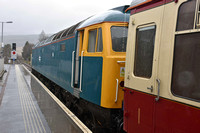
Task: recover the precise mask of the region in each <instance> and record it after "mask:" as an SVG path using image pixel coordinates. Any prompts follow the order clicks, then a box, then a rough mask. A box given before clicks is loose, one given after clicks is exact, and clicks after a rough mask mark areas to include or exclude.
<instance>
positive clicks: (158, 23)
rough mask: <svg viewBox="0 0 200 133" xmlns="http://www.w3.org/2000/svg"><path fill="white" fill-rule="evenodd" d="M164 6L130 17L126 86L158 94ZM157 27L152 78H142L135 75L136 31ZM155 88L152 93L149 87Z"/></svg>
mask: <svg viewBox="0 0 200 133" xmlns="http://www.w3.org/2000/svg"><path fill="white" fill-rule="evenodd" d="M163 10H164V7H163V6H159V7H157V8H154V9H151V10H148V11H144V12H140V13H137V14H134V15H132V16H131V17H130V22H129V31H128V41H127V42H128V46H127V56H126V76H125V78H126V79H125V86H126V87H129V88H133V89H136V90H139V91H143V92H147V93H151V94H156V93H157V90H156V88H157V86H156V77H157V65H158V53H159V44H160V34H161V27H162V18H163ZM151 25H155V27H156V33H155V43H154V45H155V46H154V55H153V56H154V57H153V66H152V76H151V77H150V78H142V77H137V76H135V75H134V73H133V71H134V60H135V42H136V30H137V28H141V27H148V26H151ZM151 86H152V87H153V88H154V89H153V91H152V92H151V91H150V90H149V89H147V88H149V87H151Z"/></svg>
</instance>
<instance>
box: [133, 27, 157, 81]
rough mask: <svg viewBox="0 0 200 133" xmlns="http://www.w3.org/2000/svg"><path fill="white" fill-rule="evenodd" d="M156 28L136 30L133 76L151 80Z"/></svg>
mask: <svg viewBox="0 0 200 133" xmlns="http://www.w3.org/2000/svg"><path fill="white" fill-rule="evenodd" d="M155 32H156V26H155V25H153V26H148V27H141V28H137V31H136V45H135V63H134V64H135V65H134V71H133V72H134V75H135V76H138V77H144V78H151V75H152V66H153V54H154V42H155Z"/></svg>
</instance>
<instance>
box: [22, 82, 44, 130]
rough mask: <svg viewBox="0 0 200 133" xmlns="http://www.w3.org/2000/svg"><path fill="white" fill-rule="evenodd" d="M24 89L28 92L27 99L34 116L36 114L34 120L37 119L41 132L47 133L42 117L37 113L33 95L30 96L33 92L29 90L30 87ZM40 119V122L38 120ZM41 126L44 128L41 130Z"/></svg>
mask: <svg viewBox="0 0 200 133" xmlns="http://www.w3.org/2000/svg"><path fill="white" fill-rule="evenodd" d="M23 80H25V79H23ZM24 82H26V81H24ZM24 89H25V91H26V92H27V93H26V97H27V99H28V100H27V101H29V104H30V106H31V107H32V111H33V114H34V116H35V117H34V118H35V119H36V121H37V125H38V127H39V129H40V131H41V132H44V133H46V130H45V128H44V125H43V122H42V121H41V118H40V115H39V113H38V111H37V109H36V107H35V104H34V102H33V98H32V97H31V94H30V91H31V90H29V89H30V88H28V87H24ZM38 119H39V120H38ZM41 126H42V129H43V130H42V129H41Z"/></svg>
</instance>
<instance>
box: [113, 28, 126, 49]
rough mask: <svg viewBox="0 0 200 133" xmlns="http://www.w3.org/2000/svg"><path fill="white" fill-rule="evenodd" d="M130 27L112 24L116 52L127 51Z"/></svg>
mask: <svg viewBox="0 0 200 133" xmlns="http://www.w3.org/2000/svg"><path fill="white" fill-rule="evenodd" d="M127 35H128V27H125V26H112V27H111V37H112V49H113V50H114V51H115V52H126V43H127Z"/></svg>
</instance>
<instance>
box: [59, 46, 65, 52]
mask: <svg viewBox="0 0 200 133" xmlns="http://www.w3.org/2000/svg"><path fill="white" fill-rule="evenodd" d="M65 49H66V48H65V44H61V45H60V51H61V52H63V51H65Z"/></svg>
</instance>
